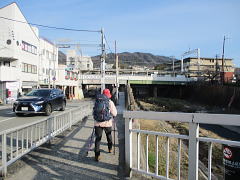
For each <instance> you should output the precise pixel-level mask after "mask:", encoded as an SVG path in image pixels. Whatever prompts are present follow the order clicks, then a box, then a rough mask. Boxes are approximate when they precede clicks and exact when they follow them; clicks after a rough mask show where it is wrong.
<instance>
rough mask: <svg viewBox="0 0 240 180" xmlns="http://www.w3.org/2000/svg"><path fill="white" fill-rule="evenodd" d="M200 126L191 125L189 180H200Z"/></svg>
mask: <svg viewBox="0 0 240 180" xmlns="http://www.w3.org/2000/svg"><path fill="white" fill-rule="evenodd" d="M198 137H199V124H198V123H194V122H190V123H189V153H188V155H189V160H188V179H189V180H198V154H199V153H198V151H199V141H198Z"/></svg>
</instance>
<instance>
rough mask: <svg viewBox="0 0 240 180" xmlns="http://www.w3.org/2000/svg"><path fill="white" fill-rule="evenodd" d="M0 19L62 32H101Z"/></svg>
mask: <svg viewBox="0 0 240 180" xmlns="http://www.w3.org/2000/svg"><path fill="white" fill-rule="evenodd" d="M0 18H1V19H5V20H9V21H14V22H19V23H24V24H29V25H33V26H38V27H44V28H50V29H57V30H64V31H78V32H97V33H100V32H101V31H99V30H88V29H72V28H64V27H56V26H47V25H42V24H36V23H30V22H24V21H19V20H15V19H10V18H6V17H2V16H0Z"/></svg>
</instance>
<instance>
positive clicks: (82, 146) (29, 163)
mask: <svg viewBox="0 0 240 180" xmlns="http://www.w3.org/2000/svg"><path fill="white" fill-rule="evenodd" d="M124 104H125V102H124V94H123V93H122V94H120V101H119V106H118V107H117V108H118V110H119V113H120V114H119V115H118V116H117V118H116V120H117V128H116V129H117V131H116V148H115V155H114V153H111V154H110V153H108V148H107V140H106V136H105V134H104V135H103V138H102V142H101V160H100V162H96V161H95V160H94V152H93V150H91V151H90V152H89V153H88V155H87V149H88V148H87V147H88V142H89V139H90V137H91V133H92V129H93V123H94V121H93V117H92V116H89V117H88V118H86V119H85V120H83V121H82V122H80V123H78V124H76V125H74V127H73V128H72V130H71V131H70V130H69V131H67V132H65V133H64V134H62V135H59V136H57V137H56V138H54V140H52V142H51V145H49V144H45V145H44V146H41V147H39V148H37V149H36V150H35V151H33V152H32V153H30V154H28V155H26V156H25V157H24V158H23V159H22V160H21V163H20V164H21V165H20V166H21V168H19V170H16V169H15V168H14V167H10V168H9V174H8V177H7V178H6V179H9V180H17V179H25V180H32V179H37V180H41V179H42V180H43V179H44V180H45V179H104V180H105V179H124V121H123V118H122V114H121V113H122V112H123V109H124ZM93 147H94V145H93V146H92V149H93ZM15 166H16V165H15ZM13 169H15V170H14V172H13Z"/></svg>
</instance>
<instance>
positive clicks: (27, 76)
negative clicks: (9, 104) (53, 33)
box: [0, 3, 39, 100]
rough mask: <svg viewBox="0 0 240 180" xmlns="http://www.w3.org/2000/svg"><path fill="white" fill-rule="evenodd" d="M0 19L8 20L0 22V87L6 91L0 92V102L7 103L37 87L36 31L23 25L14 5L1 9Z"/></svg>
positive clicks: (37, 44) (24, 19)
mask: <svg viewBox="0 0 240 180" xmlns="http://www.w3.org/2000/svg"><path fill="white" fill-rule="evenodd" d="M0 16H1V17H5V18H8V19H3V18H1V19H0V27H1V28H0V83H1V87H2V88H4V87H6V88H8V91H7V92H5V91H6V90H5V89H1V92H0V94H1V97H0V98H1V99H2V100H6V99H7V100H11V99H14V98H16V96H17V94H18V93H19V92H20V93H24V92H27V91H29V89H32V88H36V87H37V84H38V74H37V67H38V56H39V54H38V50H39V49H38V47H39V38H38V30H37V28H34V27H32V26H30V25H29V24H28V23H27V20H26V18H25V17H24V16H23V14H22V12H21V11H20V9H19V8H18V6H17V4H16V3H12V4H10V5H8V6H5V7H3V8H1V9H0ZM9 19H12V20H16V19H17V20H18V21H21V22H23V23H19V22H16V21H11V20H9ZM4 94H6V95H5V96H4Z"/></svg>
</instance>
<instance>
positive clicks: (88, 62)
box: [67, 50, 93, 71]
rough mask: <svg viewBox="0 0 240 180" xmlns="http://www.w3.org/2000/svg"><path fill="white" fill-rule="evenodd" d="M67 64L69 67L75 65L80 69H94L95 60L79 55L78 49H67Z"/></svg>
mask: <svg viewBox="0 0 240 180" xmlns="http://www.w3.org/2000/svg"><path fill="white" fill-rule="evenodd" d="M67 65H68V66H69V67H73V66H74V67H75V68H76V69H78V70H80V71H89V70H93V62H92V59H91V57H89V56H83V55H82V54H81V55H78V54H77V52H76V50H68V51H67Z"/></svg>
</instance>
